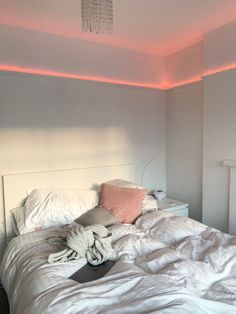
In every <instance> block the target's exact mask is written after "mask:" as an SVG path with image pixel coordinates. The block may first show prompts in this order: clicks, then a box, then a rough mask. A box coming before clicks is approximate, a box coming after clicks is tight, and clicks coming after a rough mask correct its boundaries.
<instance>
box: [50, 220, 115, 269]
mask: <svg viewBox="0 0 236 314" xmlns="http://www.w3.org/2000/svg"><path fill="white" fill-rule="evenodd" d="M58 241H59V242H60V241H61V239H59V240H58V239H56V238H53V239H49V241H48V242H49V243H50V244H52V245H53V244H57V245H58ZM66 244H67V247H66V248H65V249H64V250H62V251H60V252H58V253H52V254H50V255H49V257H48V262H49V263H58V262H59V263H62V262H66V261H69V260H72V259H79V258H81V257H85V258H86V259H87V261H88V262H89V263H90V264H91V265H99V264H102V263H103V262H105V261H107V260H108V259H109V258H111V256H112V255H113V248H112V246H111V234H110V233H109V231H108V230H107V228H105V227H104V226H101V225H91V226H87V227H83V226H81V225H73V226H72V228H71V229H69V231H68V233H67V234H66Z"/></svg>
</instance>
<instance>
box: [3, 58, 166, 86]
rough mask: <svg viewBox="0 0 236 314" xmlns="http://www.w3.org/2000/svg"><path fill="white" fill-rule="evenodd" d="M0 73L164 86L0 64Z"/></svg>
mask: <svg viewBox="0 0 236 314" xmlns="http://www.w3.org/2000/svg"><path fill="white" fill-rule="evenodd" d="M0 71H5V72H16V73H24V74H33V75H41V76H51V77H60V78H71V79H76V80H83V81H92V82H100V83H108V84H116V85H125V86H134V87H143V88H151V89H165V86H164V85H157V84H146V83H143V82H132V81H125V80H116V79H108V78H104V77H96V76H86V75H79V74H73V73H65V72H57V71H51V70H41V69H35V68H34V69H33V68H27V67H20V66H15V65H4V64H0Z"/></svg>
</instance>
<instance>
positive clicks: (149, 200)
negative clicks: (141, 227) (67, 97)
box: [106, 179, 158, 214]
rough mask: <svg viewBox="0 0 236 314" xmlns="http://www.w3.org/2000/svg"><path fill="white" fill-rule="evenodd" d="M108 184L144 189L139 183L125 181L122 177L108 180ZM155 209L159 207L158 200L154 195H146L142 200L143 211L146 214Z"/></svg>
mask: <svg viewBox="0 0 236 314" xmlns="http://www.w3.org/2000/svg"><path fill="white" fill-rule="evenodd" d="M106 184H110V185H114V186H119V187H123V188H130V189H144V188H143V187H142V186H140V185H137V184H136V183H133V182H129V181H125V180H122V179H115V180H111V181H107V182H106ZM154 209H158V204H157V201H156V200H155V199H154V197H153V196H152V195H146V196H145V197H144V200H143V202H142V213H143V214H144V213H146V212H148V211H151V210H154Z"/></svg>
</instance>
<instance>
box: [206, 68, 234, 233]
mask: <svg viewBox="0 0 236 314" xmlns="http://www.w3.org/2000/svg"><path fill="white" fill-rule="evenodd" d="M235 86H236V70H232V71H227V72H223V73H218V74H216V75H212V76H209V77H207V78H205V79H204V94H203V95H204V96H203V101H204V164H203V221H204V223H206V224H209V225H211V226H214V227H216V228H219V229H221V230H223V231H225V232H228V218H229V217H228V208H229V207H228V205H229V204H228V197H229V187H228V183H229V169H228V168H227V167H224V166H222V161H223V160H224V159H236V142H235V136H236V102H235V100H236V89H235Z"/></svg>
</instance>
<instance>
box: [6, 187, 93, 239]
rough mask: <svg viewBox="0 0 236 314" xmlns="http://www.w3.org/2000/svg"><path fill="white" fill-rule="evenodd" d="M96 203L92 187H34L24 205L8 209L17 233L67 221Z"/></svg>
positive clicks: (66, 222) (68, 222)
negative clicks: (89, 188)
mask: <svg viewBox="0 0 236 314" xmlns="http://www.w3.org/2000/svg"><path fill="white" fill-rule="evenodd" d="M97 205H98V193H97V191H94V190H76V189H35V190H32V191H31V193H30V194H29V196H28V197H27V199H26V202H25V207H24V208H23V209H22V208H21V207H20V208H17V209H14V210H13V211H12V213H13V217H14V218H13V219H15V221H16V224H17V228H18V230H19V233H20V234H22V233H26V232H31V231H35V230H39V229H46V228H50V227H54V226H60V225H65V224H70V223H72V222H73V221H74V219H76V218H78V217H80V216H81V215H83V214H84V213H85V212H86V211H88V210H90V209H92V208H94V207H96V206H97Z"/></svg>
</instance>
